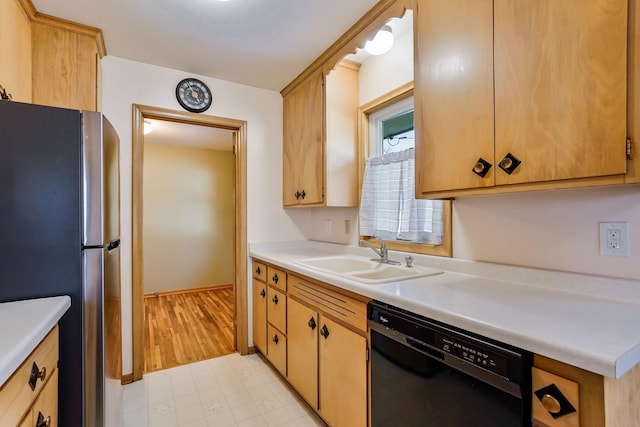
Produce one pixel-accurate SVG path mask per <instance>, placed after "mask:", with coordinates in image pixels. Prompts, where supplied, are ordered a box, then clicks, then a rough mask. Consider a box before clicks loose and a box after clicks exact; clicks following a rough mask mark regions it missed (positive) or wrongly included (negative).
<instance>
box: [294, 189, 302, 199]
mask: <svg viewBox="0 0 640 427" xmlns="http://www.w3.org/2000/svg"><path fill="white" fill-rule="evenodd" d="M294 196H296V200H298V199H299V198H300V196H301V194H300V192H299V191H296V194H294Z"/></svg>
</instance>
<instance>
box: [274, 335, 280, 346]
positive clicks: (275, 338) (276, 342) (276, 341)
mask: <svg viewBox="0 0 640 427" xmlns="http://www.w3.org/2000/svg"><path fill="white" fill-rule="evenodd" d="M278 341H280V339H279V338H278V336H277V335H274V336H273V342H274V343H275V344H276V345H278Z"/></svg>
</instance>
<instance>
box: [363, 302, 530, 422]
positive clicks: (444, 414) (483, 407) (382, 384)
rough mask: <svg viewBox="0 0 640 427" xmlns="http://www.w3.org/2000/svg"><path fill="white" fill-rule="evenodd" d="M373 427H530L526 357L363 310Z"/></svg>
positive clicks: (378, 306) (413, 318)
mask: <svg viewBox="0 0 640 427" xmlns="http://www.w3.org/2000/svg"><path fill="white" fill-rule="evenodd" d="M368 319H369V328H370V331H371V425H372V427H432V426H433V427H462V426H464V427H469V426H474V427H531V426H532V417H531V365H532V361H533V355H532V354H531V353H530V352H528V351H525V350H522V349H518V348H515V347H512V346H509V345H507V344H503V343H500V342H497V341H495V340H491V339H489V338H485V337H482V336H479V335H476V334H472V333H470V332H467V331H463V330H461V329H458V328H454V327H452V326H449V325H446V324H443V323H440V322H437V321H435V320H432V319H428V318H426V317H423V316H420V315H417V314H414V313H410V312H407V311H405V310H402V309H399V308H396V307H392V306H389V305H386V304H384V303H380V302H377V301H373V302H371V303H369V307H368Z"/></svg>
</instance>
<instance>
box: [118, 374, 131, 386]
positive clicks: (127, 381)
mask: <svg viewBox="0 0 640 427" xmlns="http://www.w3.org/2000/svg"><path fill="white" fill-rule="evenodd" d="M132 382H133V374H127V375H123V376H122V378H121V379H120V384H122V385H127V384H131V383H132Z"/></svg>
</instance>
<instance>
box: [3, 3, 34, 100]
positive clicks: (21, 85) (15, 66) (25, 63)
mask: <svg viewBox="0 0 640 427" xmlns="http://www.w3.org/2000/svg"><path fill="white" fill-rule="evenodd" d="M0 45H1V46H2V57H3V60H2V61H0V85H2V86H3V87H4V88H5V89H6V91H7V93H8V94H11V95H12V97H13V100H14V101H19V102H31V22H30V21H29V16H28V15H27V13H26V12H25V10H24V9H23V7H22V5H21V3H20V1H19V0H4V1H2V2H0Z"/></svg>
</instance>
